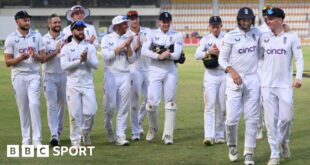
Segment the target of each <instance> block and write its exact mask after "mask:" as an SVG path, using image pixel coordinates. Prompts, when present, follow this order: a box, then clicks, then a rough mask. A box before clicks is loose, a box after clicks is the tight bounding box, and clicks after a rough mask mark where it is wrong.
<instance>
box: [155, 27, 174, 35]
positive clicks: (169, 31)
mask: <svg viewBox="0 0 310 165" xmlns="http://www.w3.org/2000/svg"><path fill="white" fill-rule="evenodd" d="M158 31H159V32H160V33H161V34H167V35H168V34H170V33H171V31H172V30H171V28H169V30H168V31H167V32H166V33H164V32H163V31H162V30H161V29H160V28H158Z"/></svg>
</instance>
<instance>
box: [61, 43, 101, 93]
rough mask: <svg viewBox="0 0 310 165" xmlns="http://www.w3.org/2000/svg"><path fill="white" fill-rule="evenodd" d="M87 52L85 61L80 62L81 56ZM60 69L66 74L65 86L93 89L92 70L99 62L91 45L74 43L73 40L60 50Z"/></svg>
mask: <svg viewBox="0 0 310 165" xmlns="http://www.w3.org/2000/svg"><path fill="white" fill-rule="evenodd" d="M85 50H86V51H87V60H86V61H85V62H81V61H80V58H81V54H82V52H83V51H85ZM60 61H61V68H62V69H63V70H64V71H66V72H67V86H73V87H82V88H94V83H93V70H94V69H97V67H98V65H99V61H98V58H97V51H96V48H95V46H94V45H93V44H90V43H89V42H86V41H81V42H80V43H78V42H76V41H75V40H74V39H73V40H72V41H71V42H70V43H68V44H66V45H65V46H64V47H63V48H62V49H61V60H60Z"/></svg>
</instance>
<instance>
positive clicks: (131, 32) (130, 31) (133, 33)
mask: <svg viewBox="0 0 310 165" xmlns="http://www.w3.org/2000/svg"><path fill="white" fill-rule="evenodd" d="M128 31H129V33H130V34H131V35H133V36H135V35H138V34H139V33H140V32H141V27H139V32H138V33H136V32H134V31H132V30H131V29H130V28H129V29H128Z"/></svg>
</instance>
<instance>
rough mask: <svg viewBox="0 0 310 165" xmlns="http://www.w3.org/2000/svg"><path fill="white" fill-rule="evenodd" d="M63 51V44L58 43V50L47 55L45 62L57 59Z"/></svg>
mask: <svg viewBox="0 0 310 165" xmlns="http://www.w3.org/2000/svg"><path fill="white" fill-rule="evenodd" d="M60 49H61V42H60V41H59V42H57V44H56V50H54V51H53V52H52V53H49V54H48V53H46V56H45V62H47V61H50V60H51V59H53V58H55V57H56V56H57V55H58V54H59V53H60Z"/></svg>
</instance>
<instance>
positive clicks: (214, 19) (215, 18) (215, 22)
mask: <svg viewBox="0 0 310 165" xmlns="http://www.w3.org/2000/svg"><path fill="white" fill-rule="evenodd" d="M209 24H211V25H219V24H222V19H221V17H220V16H211V17H210V19H209Z"/></svg>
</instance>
